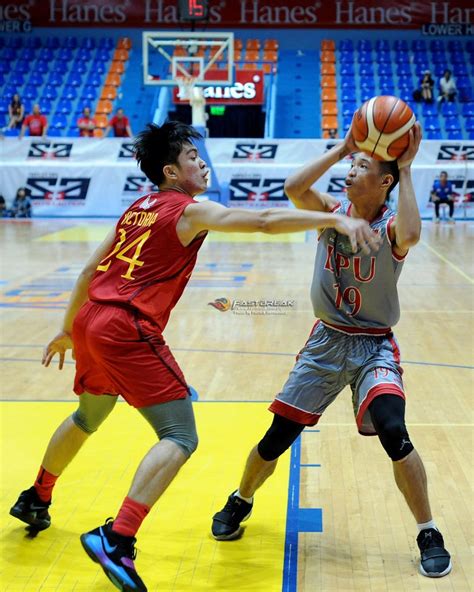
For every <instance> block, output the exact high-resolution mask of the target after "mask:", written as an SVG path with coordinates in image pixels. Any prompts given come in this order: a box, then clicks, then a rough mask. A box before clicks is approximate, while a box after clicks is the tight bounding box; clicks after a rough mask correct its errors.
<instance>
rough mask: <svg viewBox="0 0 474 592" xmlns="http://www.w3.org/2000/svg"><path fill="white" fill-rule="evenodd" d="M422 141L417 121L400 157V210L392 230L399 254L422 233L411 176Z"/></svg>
mask: <svg viewBox="0 0 474 592" xmlns="http://www.w3.org/2000/svg"><path fill="white" fill-rule="evenodd" d="M420 142H421V127H420V124H419V123H415V125H414V126H413V128H412V129H411V130H410V144H409V145H408V148H407V150H406V151H405V152H404V153H403V154H402V156H400V158H399V159H398V168H399V171H400V189H399V194H398V211H397V216H396V218H395V223H394V224H392V226H391V230H392V232H393V236H392V237H391V239H392V242H393V243H394V244H395V247H396V249H397V252H398V254H399V255H404V254H406V252H407V251H408V249H409V248H410V247H413V246H414V245H416V243H417V242H418V241H419V240H420V235H421V218H420V212H419V210H418V205H417V203H416V196H415V190H414V188H413V181H412V178H411V163H412V162H413V160H414V158H415V156H416V153H417V152H418V148H419V147H420Z"/></svg>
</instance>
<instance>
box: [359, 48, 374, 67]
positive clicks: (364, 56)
mask: <svg viewBox="0 0 474 592" xmlns="http://www.w3.org/2000/svg"><path fill="white" fill-rule="evenodd" d="M357 61H358V62H359V64H372V62H373V61H374V60H373V57H372V52H371V51H359V55H358V56H357Z"/></svg>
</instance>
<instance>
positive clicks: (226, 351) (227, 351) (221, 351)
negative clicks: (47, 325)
mask: <svg viewBox="0 0 474 592" xmlns="http://www.w3.org/2000/svg"><path fill="white" fill-rule="evenodd" d="M0 347H10V348H13V349H14V348H20V347H26V348H39V349H41V350H42V349H43V347H44V345H25V344H23V345H17V344H14V343H5V344H0ZM173 351H177V352H178V351H181V352H193V353H212V354H237V355H244V356H286V357H288V356H290V357H292V358H295V356H296V354H295V353H285V352H256V351H239V350H230V349H199V348H188V347H174V348H173ZM0 361H10V362H15V361H16V362H32V361H35V360H30V359H27V358H24V359H22V358H0ZM65 363H66V364H68V363H69V364H70V363H72V362H65ZM401 363H402V366H403V365H404V364H405V365H411V366H435V367H439V368H460V369H462V370H474V366H468V365H464V364H443V363H442V362H416V361H413V360H402V362H401Z"/></svg>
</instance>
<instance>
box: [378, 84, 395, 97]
mask: <svg viewBox="0 0 474 592" xmlns="http://www.w3.org/2000/svg"><path fill="white" fill-rule="evenodd" d="M379 88H380V94H381V95H395V85H394V84H393V82H385V83H384V84H381V85H380V87H379Z"/></svg>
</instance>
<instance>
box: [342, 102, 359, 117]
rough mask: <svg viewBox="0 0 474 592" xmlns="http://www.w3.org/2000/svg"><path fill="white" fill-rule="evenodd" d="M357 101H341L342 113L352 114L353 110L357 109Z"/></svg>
mask: <svg viewBox="0 0 474 592" xmlns="http://www.w3.org/2000/svg"><path fill="white" fill-rule="evenodd" d="M357 107H358V105H357V103H356V102H355V101H352V102H351V101H347V102H344V103H342V115H345V116H347V115H353V114H354V112H355V111H356V110H357Z"/></svg>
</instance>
